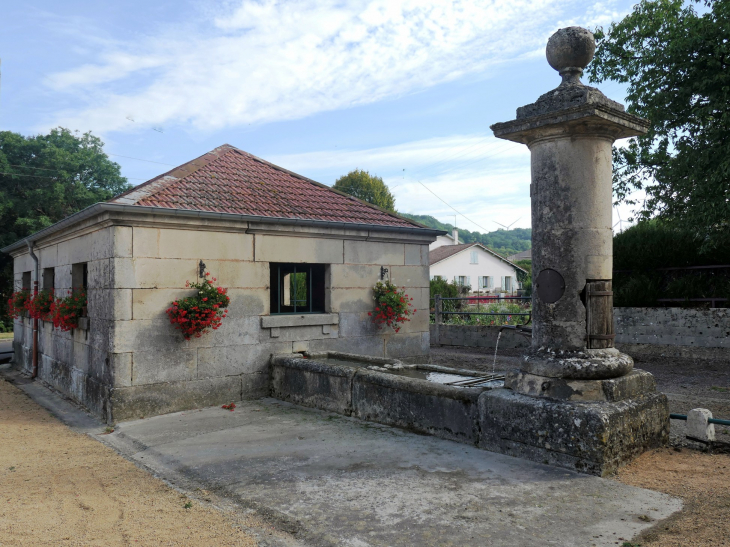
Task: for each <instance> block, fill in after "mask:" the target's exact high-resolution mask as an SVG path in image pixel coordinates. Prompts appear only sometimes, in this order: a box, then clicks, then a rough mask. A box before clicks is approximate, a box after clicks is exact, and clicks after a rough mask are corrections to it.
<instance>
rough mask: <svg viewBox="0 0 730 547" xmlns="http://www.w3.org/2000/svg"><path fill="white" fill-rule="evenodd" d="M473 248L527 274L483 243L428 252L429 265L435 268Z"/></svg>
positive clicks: (449, 246) (439, 248) (447, 246)
mask: <svg viewBox="0 0 730 547" xmlns="http://www.w3.org/2000/svg"><path fill="white" fill-rule="evenodd" d="M471 247H479V248H480V249H483V250H484V251H486V252H488V253H489V254H492V255H494V256H496V257H497V258H499V259H500V260H502V261H504V262H506V263H507V264H510V265H512V266H514V267H515V269H517V270H520V271H521V272H525V273H527V272H526V271H525V270H524V269H522V268H520V267H519V266H518V265H517V264H513V263H512V262H510V261H509V260H507V259H506V258H505V257H503V256H501V255H498V254H497V253H495V252H494V251H493V250H491V249H490V248H489V247H485V246H484V245H482V244H481V243H463V244H461V245H442V246H441V247H437V248H435V249H434V250H433V251H429V252H428V265H429V266H433V265H434V264H436V263H438V262H441V261H442V260H446V259H447V258H449V257H452V256H454V255H456V254H459V253H460V252H461V251H465V250H466V249H469V248H471Z"/></svg>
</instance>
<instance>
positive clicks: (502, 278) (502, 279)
mask: <svg viewBox="0 0 730 547" xmlns="http://www.w3.org/2000/svg"><path fill="white" fill-rule="evenodd" d="M500 280H501V281H500V285H499V288H500V289H502V290H504V276H502V277H501V278H500Z"/></svg>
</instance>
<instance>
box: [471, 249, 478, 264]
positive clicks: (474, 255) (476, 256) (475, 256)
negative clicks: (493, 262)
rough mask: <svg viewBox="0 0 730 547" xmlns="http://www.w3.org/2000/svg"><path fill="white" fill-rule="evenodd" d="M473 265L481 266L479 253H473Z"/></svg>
mask: <svg viewBox="0 0 730 547" xmlns="http://www.w3.org/2000/svg"><path fill="white" fill-rule="evenodd" d="M471 263H472V264H479V253H478V252H477V251H472V252H471Z"/></svg>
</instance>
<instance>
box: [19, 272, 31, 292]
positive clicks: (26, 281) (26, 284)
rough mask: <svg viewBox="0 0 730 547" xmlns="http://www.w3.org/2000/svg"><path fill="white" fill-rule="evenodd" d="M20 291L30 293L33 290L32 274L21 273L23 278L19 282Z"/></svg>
mask: <svg viewBox="0 0 730 547" xmlns="http://www.w3.org/2000/svg"><path fill="white" fill-rule="evenodd" d="M20 285H21V287H20V288H21V290H24V291H30V290H32V289H33V273H32V272H30V271H28V272H23V276H22V278H21V280H20Z"/></svg>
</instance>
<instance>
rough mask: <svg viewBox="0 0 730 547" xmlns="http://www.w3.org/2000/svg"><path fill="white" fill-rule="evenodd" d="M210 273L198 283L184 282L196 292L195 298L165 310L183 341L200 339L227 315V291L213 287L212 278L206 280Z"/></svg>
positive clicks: (177, 303) (217, 326)
mask: <svg viewBox="0 0 730 547" xmlns="http://www.w3.org/2000/svg"><path fill="white" fill-rule="evenodd" d="M209 276H210V273H208V272H205V279H203V281H200V282H196V283H190V282H186V283H185V286H186V287H190V288H191V289H195V290H197V291H198V294H197V295H195V296H189V297H186V298H181V299H179V300H176V301H175V302H173V303H172V306H170V307H169V308H167V316H168V317H169V318H170V323H172V324H173V325H174V326H175V328H176V329H178V330H180V331H182V333H183V336H184V337H185V340H190V338H191V337H195V338H200V337H201V336H202V335H203V333H204V332H207V331H208V329H213V330H217V329H218V328H219V327H220V326H221V323H222V321H223V318H224V317H226V315H227V314H228V309H227V307H228V304H229V303H230V301H231V299H230V298H229V297H228V295H227V294H226V293H227V292H228V289H224V288H223V287H215V286H214V285H213V281H217V279H216V278H215V277H214V278H213V279H212V280H210V279H208V277H209Z"/></svg>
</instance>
